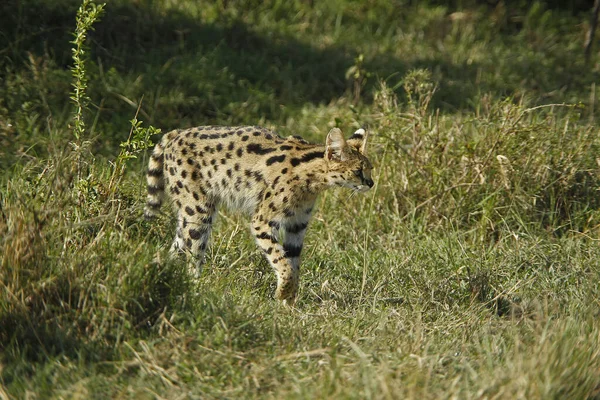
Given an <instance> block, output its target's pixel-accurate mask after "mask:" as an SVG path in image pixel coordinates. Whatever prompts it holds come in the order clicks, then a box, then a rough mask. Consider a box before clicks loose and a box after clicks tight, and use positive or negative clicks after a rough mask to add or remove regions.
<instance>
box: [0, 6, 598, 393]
mask: <svg viewBox="0 0 600 400" xmlns="http://www.w3.org/2000/svg"><path fill="white" fill-rule="evenodd" d="M314 3H315V4H314V5H312V6H311V5H310V2H307V1H299V0H298V1H286V2H284V1H272V2H256V1H220V2H214V3H213V2H192V1H186V0H177V1H171V2H160V1H139V2H129V1H125V0H116V1H111V2H109V3H108V4H107V5H106V8H105V11H104V14H103V15H102V17H101V19H100V20H98V21H95V23H94V25H93V27H94V30H91V31H89V32H88V34H89V37H90V40H89V41H88V42H87V44H88V46H89V50H90V51H89V52H86V53H85V54H83V55H82V56H83V59H84V61H85V64H84V65H83V68H84V69H85V73H86V76H87V78H88V81H87V91H86V94H87V96H89V99H90V102H89V107H88V109H86V110H83V112H82V113H81V114H76V116H77V115H80V116H82V117H83V121H84V130H83V135H82V137H81V139H82V141H81V142H79V141H76V137H75V135H74V129H76V127H75V126H74V123H73V121H74V117H73V105H72V103H71V102H70V99H69V96H70V92H71V91H72V86H71V85H72V78H71V71H70V70H69V67H70V66H71V65H72V62H73V61H72V54H71V50H70V49H71V46H72V44H71V43H69V42H70V41H71V40H72V34H71V32H74V31H75V13H76V11H77V8H78V7H79V5H80V3H79V1H76V0H62V1H60V2H42V1H37V0H28V1H22V2H8V3H6V4H3V5H0V26H1V27H2V28H0V33H1V34H0V168H2V169H1V175H0V182H1V186H0V267H1V269H0V398H5V397H6V398H24V397H35V398H86V399H87V398H136V399H137V398H169V399H172V398H377V399H379V398H385V399H395V398H416V399H422V398H432V399H433V398H461V399H462V398H478V399H479V398H502V399H514V398H523V399H532V398H543V399H547V398H556V399H563V398H570V399H580V398H581V399H583V398H600V324H599V323H598V315H599V314H598V306H599V299H600V286H599V285H598V282H599V281H600V261H599V260H600V247H599V246H598V239H599V230H598V226H600V204H599V202H598V200H597V199H598V194H597V191H598V187H600V178H599V176H600V175H599V173H600V171H599V166H598V165H599V164H598V161H597V160H598V153H599V152H598V150H599V148H600V138H599V137H598V135H597V128H596V125H597V112H596V111H595V107H596V106H595V102H596V100H595V94H594V93H595V82H596V81H597V77H598V73H599V65H600V64H598V57H597V55H595V54H594V55H593V56H592V60H591V63H590V64H589V65H585V63H584V58H583V48H582V43H583V37H584V34H585V31H586V29H587V24H588V22H587V21H588V15H587V14H586V13H584V12H581V10H580V9H579V7H581V8H582V9H583V10H585V7H583V6H580V5H579V3H575V2H574V3H573V4H572V5H571V6H570V7H566V8H564V9H559V8H557V7H556V5H555V4H554V3H552V2H548V3H535V4H534V5H531V6H530V5H525V2H523V4H522V5H518V4H517V5H516V6H515V7H513V8H511V9H505V8H503V6H502V4H503V3H500V5H499V6H497V7H491V6H488V5H478V4H477V2H458V3H459V4H460V5H461V7H459V6H445V5H439V3H440V2H431V3H429V4H427V5H423V4H420V5H415V4H412V5H411V4H409V3H410V2H397V3H392V2H387V1H369V2H366V1H345V0H336V1H328V2H314ZM412 3H415V2H412ZM138 110H139V111H138ZM135 117H137V119H138V120H143V121H144V126H148V125H152V126H153V127H156V128H160V129H162V130H163V132H164V131H167V130H169V129H172V128H180V127H187V126H191V125H201V124H234V123H236V124H237V123H249V124H253V125H254V124H263V125H267V126H269V127H273V128H275V129H276V130H278V131H279V132H280V133H281V134H283V135H288V134H300V135H302V136H304V137H306V138H309V139H311V140H313V141H322V140H323V138H324V135H325V133H326V132H327V131H328V130H329V129H330V128H331V127H333V126H339V127H341V128H342V129H343V130H344V131H345V132H350V130H351V129H354V128H357V127H359V126H363V125H364V124H368V126H369V128H370V130H371V133H372V136H371V137H372V142H371V144H370V147H369V152H370V158H371V159H372V161H373V164H374V166H375V170H374V180H375V183H376V184H375V187H374V188H373V189H372V190H371V191H370V192H367V193H365V194H363V195H356V196H351V194H350V193H349V192H347V191H344V190H336V191H331V192H327V193H326V194H325V195H324V196H322V197H321V199H320V201H319V206H318V208H317V210H316V211H315V217H314V219H313V221H312V222H311V226H310V229H309V232H308V234H307V238H306V243H305V250H304V253H303V264H302V274H301V287H300V295H299V300H298V304H297V306H298V307H297V309H295V310H290V309H287V308H285V307H284V306H282V305H280V304H278V303H277V302H276V301H275V300H273V299H272V295H273V292H274V289H275V277H274V274H273V273H272V272H271V271H270V270H269V267H268V265H267V263H266V261H265V260H264V259H263V258H262V255H261V254H260V252H259V251H258V250H257V249H256V246H255V245H254V243H253V241H252V239H251V237H250V235H249V234H248V232H247V220H246V219H245V218H243V217H241V216H239V215H237V214H235V213H229V212H227V211H224V210H223V211H222V212H221V213H220V215H219V218H218V221H217V223H216V226H215V229H214V232H213V235H212V239H211V247H210V249H209V251H208V254H207V263H206V266H205V269H204V272H203V275H202V276H201V278H200V281H199V282H193V281H191V280H190V279H189V277H188V276H187V275H186V274H185V267H184V263H183V261H181V260H171V259H169V258H168V256H167V253H168V252H167V250H168V247H169V245H170V242H171V240H172V235H173V233H174V232H173V231H174V226H173V225H174V221H173V218H172V217H171V216H170V215H169V213H168V212H166V213H165V215H164V216H161V217H160V218H159V219H158V221H153V222H146V221H143V220H142V219H141V215H142V208H143V203H144V200H145V194H144V186H145V184H144V169H145V163H146V161H147V154H145V152H144V151H143V149H144V147H145V146H146V143H147V137H146V136H145V135H146V134H147V133H151V132H152V130H144V129H142V126H141V125H140V124H139V123H135V128H136V129H134V130H133V131H132V126H131V124H132V122H131V120H132V119H134V118H135ZM128 138H129V139H128ZM124 142H126V143H128V144H127V145H126V146H125V147H121V143H124ZM133 156H136V157H137V158H134V157H133ZM166 210H167V209H166V208H165V211H166Z"/></svg>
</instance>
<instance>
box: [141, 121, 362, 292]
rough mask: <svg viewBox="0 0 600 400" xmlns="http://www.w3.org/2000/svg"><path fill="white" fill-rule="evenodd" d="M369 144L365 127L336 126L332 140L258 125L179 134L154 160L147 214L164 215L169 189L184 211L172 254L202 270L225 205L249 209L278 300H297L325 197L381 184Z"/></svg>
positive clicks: (179, 210)
mask: <svg viewBox="0 0 600 400" xmlns="http://www.w3.org/2000/svg"><path fill="white" fill-rule="evenodd" d="M366 144H367V134H366V132H365V130H364V129H359V130H357V131H356V132H355V133H354V134H353V135H352V136H351V137H350V138H348V140H345V139H344V137H343V136H342V133H341V131H340V130H339V129H337V128H334V129H332V130H331V131H330V132H329V134H328V135H327V139H326V142H325V145H314V144H310V143H308V142H307V141H305V140H304V139H302V138H300V137H296V136H292V137H288V138H286V139H283V138H281V137H279V136H278V135H277V134H276V133H274V132H272V131H269V130H267V129H265V128H261V127H251V126H241V127H215V126H203V127H198V128H192V129H186V130H175V131H171V132H169V133H167V134H165V135H164V136H163V138H162V140H161V141H160V143H158V144H157V145H156V147H155V148H154V151H153V152H152V156H151V158H150V163H149V166H148V174H147V180H148V202H147V205H146V209H145V215H146V216H147V217H152V216H154V215H155V214H156V213H157V212H158V210H159V208H160V206H161V205H162V202H163V199H164V194H165V192H167V193H168V195H169V197H170V198H171V199H172V200H173V204H174V206H175V210H176V211H177V229H176V235H175V240H174V241H173V245H172V246H171V251H172V252H174V253H176V252H184V253H186V254H188V255H189V256H190V257H191V258H192V259H194V260H195V263H194V265H196V267H197V269H195V270H194V273H198V272H199V268H200V266H201V265H202V259H203V256H204V251H205V250H206V246H207V243H208V238H209V235H210V230H211V227H212V224H213V222H214V220H215V216H216V213H217V207H218V206H219V205H220V204H225V205H226V206H228V207H229V208H233V209H241V210H244V211H245V212H247V213H249V214H250V215H251V216H252V222H251V232H252V234H253V235H254V237H255V239H256V243H257V244H258V247H259V248H260V249H261V250H262V251H263V253H264V254H265V257H266V258H267V260H268V261H269V263H270V264H271V266H272V267H273V269H274V270H275V272H276V274H277V290H276V292H275V297H276V298H278V299H280V300H286V301H288V302H292V303H293V302H294V300H295V297H296V294H297V291H298V280H299V269H300V253H301V252H302V246H303V242H304V235H305V233H306V228H307V226H308V223H309V220H310V217H311V212H312V210H313V206H314V203H315V200H316V199H317V195H318V194H319V193H320V192H322V191H324V190H325V189H327V188H329V187H333V186H343V187H347V188H350V189H353V190H355V191H360V192H363V191H367V190H369V188H371V187H372V186H373V180H372V179H371V168H372V167H371V163H370V162H369V160H368V159H367V157H366Z"/></svg>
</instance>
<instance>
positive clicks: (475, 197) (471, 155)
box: [375, 70, 600, 237]
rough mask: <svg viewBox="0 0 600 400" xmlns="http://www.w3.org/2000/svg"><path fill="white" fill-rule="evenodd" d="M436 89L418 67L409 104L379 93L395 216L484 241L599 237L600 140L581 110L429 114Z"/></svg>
mask: <svg viewBox="0 0 600 400" xmlns="http://www.w3.org/2000/svg"><path fill="white" fill-rule="evenodd" d="M435 88H436V85H435V84H434V82H432V81H431V75H430V74H429V73H428V72H427V71H425V70H415V71H412V72H410V73H409V74H408V75H406V77H405V79H404V92H405V93H406V101H400V100H399V99H398V98H397V96H396V94H395V93H394V92H393V91H392V90H391V89H390V88H389V87H388V86H387V85H386V84H385V82H384V83H382V84H381V87H380V89H379V91H378V92H377V93H376V94H375V107H376V110H377V113H376V119H377V124H378V133H379V134H380V137H381V145H382V146H385V147H386V148H387V150H386V153H385V161H382V165H381V167H382V177H381V179H382V182H384V183H383V185H384V187H385V188H386V192H387V193H389V196H388V200H389V201H388V202H387V204H386V208H387V210H388V212H390V213H393V214H395V215H398V216H399V218H400V220H401V221H405V222H408V223H411V221H412V222H417V221H418V224H423V226H428V227H441V228H444V229H446V228H448V226H450V225H452V226H454V227H455V228H457V229H470V228H471V227H477V228H478V229H479V232H481V233H482V234H483V235H484V236H486V237H488V236H489V235H492V236H493V235H497V234H498V233H499V232H501V231H510V232H514V233H531V232H538V231H549V232H552V233H555V234H563V233H565V232H568V231H576V232H591V231H595V230H596V228H597V226H598V224H599V223H600V219H599V218H600V214H599V213H598V207H599V206H600V203H599V200H598V199H599V198H598V196H597V195H596V190H597V187H598V186H599V184H600V179H599V176H598V163H597V154H598V150H599V149H600V139H599V138H598V135H597V134H596V131H595V129H594V126H593V125H590V124H587V123H584V122H582V121H580V115H581V108H580V106H578V105H576V104H548V105H539V106H534V107H530V106H527V105H526V104H525V102H524V101H519V102H515V101H513V100H512V99H510V98H507V99H505V100H502V101H495V100H492V99H490V98H484V101H482V104H481V105H480V107H479V109H478V110H477V111H476V112H474V113H468V114H464V115H459V116H456V115H453V116H452V117H449V116H447V115H444V114H443V113H440V112H439V111H436V110H431V109H430V108H429V104H430V101H431V99H432V97H433V96H434V93H435Z"/></svg>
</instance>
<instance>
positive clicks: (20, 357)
mask: <svg viewBox="0 0 600 400" xmlns="http://www.w3.org/2000/svg"><path fill="white" fill-rule="evenodd" d="M102 10H103V5H95V4H94V3H92V2H91V1H89V0H84V1H83V2H82V4H81V7H80V9H79V11H78V13H77V20H76V22H77V26H76V29H75V32H76V33H75V39H74V41H73V46H74V47H73V65H74V66H73V68H72V71H73V93H72V97H71V99H72V101H73V105H74V107H75V111H74V114H73V118H72V123H71V126H70V132H71V133H72V137H71V138H68V143H65V142H63V143H56V144H55V149H56V151H51V152H50V154H49V156H48V158H47V159H32V160H30V161H29V162H25V163H22V164H20V165H17V166H15V167H14V170H13V173H12V177H10V178H8V179H7V181H6V187H5V188H4V189H3V191H2V197H0V202H1V205H0V210H1V212H0V236H1V239H0V267H1V271H2V273H1V275H0V348H1V349H2V354H3V358H4V362H8V363H9V365H20V367H18V368H17V369H11V368H10V367H7V368H6V369H4V371H3V380H4V382H6V383H11V382H13V381H14V380H18V379H20V377H22V376H27V375H28V374H30V373H32V372H33V371H34V370H35V368H36V367H35V365H36V363H39V362H44V361H45V360H48V358H50V357H54V356H57V355H64V356H68V357H83V358H84V359H89V360H99V359H111V358H112V357H114V355H115V351H116V350H115V346H116V345H117V344H118V343H120V342H122V341H123V340H124V338H127V337H128V335H129V334H130V332H131V331H133V330H135V331H136V332H140V329H141V328H142V331H144V330H146V331H147V330H148V329H150V328H152V327H153V326H154V324H155V323H156V322H157V321H160V320H161V318H164V315H165V314H164V313H165V312H168V310H170V309H171V307H172V306H173V305H174V304H176V303H177V304H182V303H183V302H184V298H183V294H184V293H186V290H187V289H186V288H187V286H186V285H187V281H186V279H185V277H184V276H182V274H180V273H179V272H178V271H179V270H178V269H177V268H175V266H174V265H173V264H167V265H164V264H163V263H161V262H160V261H154V258H155V254H153V253H152V252H151V251H149V250H147V249H146V248H144V247H140V246H137V245H135V244H134V242H135V239H134V238H135V237H138V236H139V235H145V234H146V229H145V228H144V227H143V226H141V225H140V224H139V220H138V213H137V211H136V210H137V207H138V206H139V190H138V187H137V186H132V185H126V184H124V183H123V176H124V174H125V166H126V163H127V162H128V160H130V159H133V158H136V156H137V154H140V153H141V152H142V151H143V150H145V149H146V148H148V147H149V146H150V145H151V144H152V143H151V141H150V139H149V137H150V135H151V134H153V133H156V132H157V130H155V129H154V128H144V127H143V126H142V122H141V121H138V120H137V118H135V119H134V120H132V127H131V132H130V136H129V139H128V140H127V141H126V142H123V144H122V146H121V147H122V151H121V153H120V154H119V155H118V157H117V158H116V160H115V162H114V163H112V164H106V165H103V164H102V163H101V162H99V161H97V160H94V158H93V156H92V155H91V152H90V149H89V139H90V131H89V130H88V129H87V128H86V126H87V125H86V123H85V120H86V113H87V108H86V106H87V104H88V102H89V99H88V96H87V93H86V82H87V77H86V57H85V55H86V51H87V50H86V48H87V46H86V37H87V32H88V31H89V30H90V29H91V28H92V25H93V24H94V23H95V22H96V21H97V19H98V18H99V17H100V15H101V12H102ZM49 129H54V128H49ZM49 135H51V137H68V136H67V135H65V134H63V133H60V134H57V132H55V131H51V132H49ZM136 248H137V250H136ZM158 257H159V258H158V259H159V260H160V256H158ZM161 316H162V317H161ZM19 362H21V364H19ZM24 366H28V367H24ZM23 374H24V375H23Z"/></svg>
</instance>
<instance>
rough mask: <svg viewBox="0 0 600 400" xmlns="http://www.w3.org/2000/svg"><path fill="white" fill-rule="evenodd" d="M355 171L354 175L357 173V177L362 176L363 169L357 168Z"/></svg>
mask: <svg viewBox="0 0 600 400" xmlns="http://www.w3.org/2000/svg"><path fill="white" fill-rule="evenodd" d="M353 172H354V175H356V176H357V177H359V178H360V177H362V170H361V169H357V170H355V171H353Z"/></svg>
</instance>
